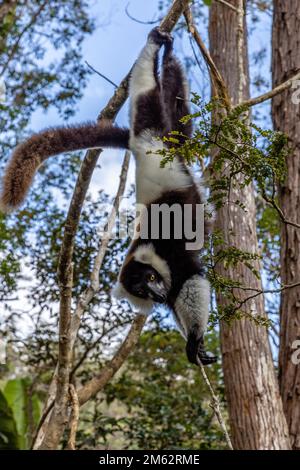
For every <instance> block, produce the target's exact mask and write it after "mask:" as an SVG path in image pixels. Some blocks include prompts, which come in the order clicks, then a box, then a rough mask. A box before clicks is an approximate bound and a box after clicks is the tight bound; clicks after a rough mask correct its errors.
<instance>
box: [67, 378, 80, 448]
mask: <svg viewBox="0 0 300 470" xmlns="http://www.w3.org/2000/svg"><path fill="white" fill-rule="evenodd" d="M69 390H70V398H71V403H72V412H71V417H70V435H69V440H68V444H67V449H68V450H76V433H77V428H78V421H79V401H78V396H77V392H76V389H75V387H74V385H73V384H70V385H69Z"/></svg>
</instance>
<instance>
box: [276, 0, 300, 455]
mask: <svg viewBox="0 0 300 470" xmlns="http://www.w3.org/2000/svg"><path fill="white" fill-rule="evenodd" d="M273 15H274V16H273V41H272V49H273V51H272V52H273V53H272V71H273V85H274V86H276V85H278V84H279V83H281V82H282V81H284V80H286V79H288V78H290V77H291V76H293V75H294V74H295V73H297V72H299V70H300V35H299V32H300V2H299V0H289V1H288V2H287V1H286V0H274V13H273ZM295 85H296V86H297V88H298V90H299V88H300V82H299V81H298V83H296V82H295ZM293 94H295V89H293V88H292V89H291V88H289V89H288V90H286V91H285V92H284V93H282V94H280V95H278V96H276V97H275V98H274V99H273V102H272V115H273V123H274V128H275V129H276V130H280V131H282V132H285V133H286V134H287V135H288V137H289V143H290V147H291V153H290V154H289V156H288V157H287V177H286V180H285V182H284V184H283V185H282V186H281V188H279V203H280V207H281V209H282V211H283V212H284V214H285V216H286V218H287V219H290V220H294V221H295V222H297V223H298V224H299V223H300V102H299V101H298V103H297V102H296V101H295V99H296V98H297V96H295V99H293ZM298 97H299V99H300V96H299V93H298ZM299 258H300V230H299V229H297V228H295V227H292V226H291V225H287V224H282V225H281V270H280V274H281V281H282V284H292V283H295V282H298V281H299V280H300V263H299ZM299 339H300V287H299V286H298V287H295V288H293V289H287V290H285V291H283V292H282V296H281V306H280V354H279V380H280V392H281V396H282V400H283V407H284V411H285V414H286V418H287V422H288V427H289V432H290V437H291V442H292V447H293V448H294V449H297V450H300V364H298V365H296V364H293V362H292V360H291V356H292V354H293V352H294V349H293V347H292V345H293V343H294V341H295V340H299Z"/></svg>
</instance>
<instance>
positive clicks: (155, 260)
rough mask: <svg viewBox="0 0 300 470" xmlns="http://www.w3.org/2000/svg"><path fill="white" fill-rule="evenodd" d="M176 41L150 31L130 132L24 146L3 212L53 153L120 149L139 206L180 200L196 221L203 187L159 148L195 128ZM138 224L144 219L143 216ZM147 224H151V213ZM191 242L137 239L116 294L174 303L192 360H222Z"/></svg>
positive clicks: (134, 78) (81, 130) (77, 130)
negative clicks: (132, 170) (132, 165)
mask: <svg viewBox="0 0 300 470" xmlns="http://www.w3.org/2000/svg"><path fill="white" fill-rule="evenodd" d="M172 45H173V40H172V37H171V36H170V34H168V33H164V32H162V31H160V30H159V29H158V28H155V29H153V30H152V31H151V32H150V34H149V36H148V40H147V43H146V46H145V47H144V48H143V50H142V51H141V53H140V55H139V57H138V59H137V61H136V63H135V65H134V67H133V69H132V72H131V78H130V86H129V96H130V130H129V129H126V128H120V127H117V126H115V125H112V124H111V123H105V124H103V123H101V124H92V123H87V124H84V125H79V126H70V127H57V128H51V129H47V130H45V131H42V132H40V133H38V134H34V135H32V136H31V137H30V138H29V139H28V140H26V141H25V142H23V143H22V144H20V145H19V146H18V147H17V148H16V149H15V151H14V153H13V155H12V158H11V159H10V161H9V163H8V166H7V168H6V171H5V174H4V178H3V186H2V195H1V208H2V210H5V211H9V210H12V209H14V208H16V207H17V206H19V205H20V204H21V203H22V201H23V200H24V198H25V196H26V193H27V191H28V189H29V188H30V186H31V183H32V180H33V177H34V175H35V172H36V170H37V169H38V167H39V166H40V165H41V163H42V162H43V161H44V160H46V159H47V158H48V157H50V156H52V155H57V154H59V153H61V152H67V151H71V150H79V149H86V148H97V147H114V148H124V149H130V150H131V151H132V153H133V155H134V156H135V161H136V199H137V204H143V205H144V206H145V207H146V208H147V209H150V208H151V205H153V204H156V205H157V204H167V205H169V207H171V206H173V205H174V204H177V205H179V206H180V207H182V208H184V205H186V204H190V205H191V206H192V208H193V211H192V214H193V215H192V225H193V226H195V220H194V219H195V217H196V210H195V208H196V205H198V204H203V203H205V197H204V193H203V189H202V188H201V186H200V185H198V184H196V182H195V181H194V179H193V176H192V174H191V173H190V171H189V169H188V168H187V167H186V165H185V164H184V161H183V160H182V158H180V157H179V156H178V157H175V158H174V160H173V161H172V163H170V164H168V165H166V166H165V167H163V168H161V167H160V163H161V158H162V157H161V156H160V155H159V154H157V153H155V152H157V151H158V150H160V149H162V147H163V145H167V144H164V143H163V142H162V140H160V139H158V138H162V137H164V136H167V135H168V133H169V132H170V131H179V133H180V134H179V140H180V139H183V138H184V137H183V136H187V137H189V136H190V135H191V132H192V128H191V123H190V122H187V123H183V122H180V119H181V118H182V117H183V116H185V115H188V114H189V113H190V110H189V105H188V87H187V82H186V79H185V76H184V74H183V70H182V68H181V65H180V64H179V63H178V61H177V59H176V58H175V57H174V55H173V53H172ZM162 46H164V55H163V60H162V77H161V78H159V76H158V61H159V57H158V56H159V50H160V48H161V47H162ZM180 136H181V137H180ZM149 152H151V154H149ZM147 213H148V212H147ZM150 213H151V211H150V210H149V214H150ZM144 221H145V220H144ZM139 223H140V224H142V223H143V217H141V218H140V222H139ZM146 223H149V225H151V221H150V216H147V220H146ZM206 224H207V226H208V225H209V221H206ZM139 229H140V231H142V230H141V227H139ZM186 243H187V240H186V238H185V236H183V237H181V239H177V238H176V237H175V236H174V230H173V232H172V230H171V234H170V238H169V239H163V238H162V237H158V238H157V237H156V238H155V239H154V238H151V236H150V237H149V238H148V239H144V238H142V237H141V236H136V237H135V238H134V239H133V241H132V243H131V245H130V248H129V251H128V253H127V255H126V258H125V261H124V263H123V266H122V268H121V271H120V274H119V278H118V283H117V286H116V287H115V289H114V295H115V296H116V297H118V298H125V299H127V300H128V301H129V302H130V303H131V304H132V305H133V306H134V307H136V308H137V309H138V310H139V312H141V313H145V314H147V313H149V312H150V311H151V310H152V309H153V307H154V306H155V304H157V303H158V304H165V305H166V306H168V307H169V308H170V309H171V311H172V312H173V314H174V318H175V321H176V323H177V325H178V327H179V329H180V331H181V333H182V335H183V336H184V337H185V339H186V341H187V344H186V352H187V357H188V359H189V361H190V362H192V363H196V364H197V363H198V362H199V361H201V363H202V364H211V363H213V362H215V361H216V357H214V356H212V355H210V354H207V353H206V351H205V348H204V342H203V335H204V333H205V330H206V326H207V321H208V316H209V303H210V286H209V282H208V281H207V279H205V276H204V267H203V265H202V263H201V260H200V256H199V250H187V249H186Z"/></svg>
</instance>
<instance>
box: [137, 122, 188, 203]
mask: <svg viewBox="0 0 300 470" xmlns="http://www.w3.org/2000/svg"><path fill="white" fill-rule="evenodd" d="M129 145H130V149H131V151H132V153H133V155H134V157H135V161H136V182H137V184H136V199H137V203H139V204H148V203H150V202H151V201H155V200H156V199H157V198H159V197H160V196H161V195H162V194H163V193H164V192H165V191H171V190H172V189H174V188H176V189H180V188H186V187H188V186H190V185H191V184H192V182H193V180H192V176H191V175H190V174H188V173H186V172H184V171H183V168H182V166H181V164H180V162H179V161H178V159H177V158H175V159H174V160H173V162H172V163H168V164H167V165H166V166H165V167H164V168H160V162H161V158H162V157H161V155H156V154H155V152H156V151H157V150H161V149H162V148H163V143H162V142H161V141H159V140H157V138H155V136H153V135H152V134H151V132H150V131H149V130H146V131H144V132H143V133H142V134H140V135H139V136H138V137H136V136H134V134H133V133H131V136H130V141H129ZM149 152H151V153H149Z"/></svg>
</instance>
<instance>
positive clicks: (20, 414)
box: [3, 379, 28, 449]
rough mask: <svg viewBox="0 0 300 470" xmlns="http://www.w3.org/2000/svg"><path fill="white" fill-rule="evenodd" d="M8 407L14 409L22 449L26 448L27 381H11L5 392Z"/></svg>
mask: <svg viewBox="0 0 300 470" xmlns="http://www.w3.org/2000/svg"><path fill="white" fill-rule="evenodd" d="M3 393H4V395H5V398H6V400H7V403H8V405H9V406H10V408H11V409H12V412H13V416H14V419H15V422H16V425H17V431H18V434H19V442H20V447H21V449H25V448H26V432H27V425H28V421H27V413H26V408H27V391H26V380H25V379H14V380H9V381H8V382H7V384H6V386H5V388H4V391H3Z"/></svg>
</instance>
